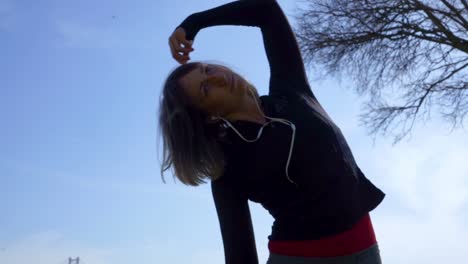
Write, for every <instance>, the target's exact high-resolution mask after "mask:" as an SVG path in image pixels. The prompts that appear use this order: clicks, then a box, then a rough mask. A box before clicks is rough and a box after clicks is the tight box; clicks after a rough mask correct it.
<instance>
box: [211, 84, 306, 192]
mask: <svg viewBox="0 0 468 264" xmlns="http://www.w3.org/2000/svg"><path fill="white" fill-rule="evenodd" d="M248 89H249V92H250V93H251V94H252V95H253V98H256V97H255V95H254V93H253V92H252V89H251V88H248ZM255 104H256V105H257V108H258V110H260V112H261V113H262V115H263V116H264V117H265V118H269V119H271V121H269V122H267V123H265V124H263V125H262V127H261V128H260V130H259V131H258V133H257V137H256V138H255V139H246V138H245V137H244V136H242V134H241V133H240V132H239V131H238V130H237V129H236V128H235V127H234V126H233V125H232V124H231V123H230V122H229V121H228V120H226V119H224V118H223V117H220V116H217V117H216V118H217V119H221V120H223V121H224V122H225V123H226V124H227V125H228V126H229V127H231V128H232V129H233V130H234V132H236V134H237V135H239V137H240V138H241V139H242V140H244V141H246V142H248V143H252V142H255V141H257V140H258V139H259V138H260V136H261V135H262V132H263V128H264V127H265V126H267V125H268V124H270V123H273V122H278V123H282V124H285V125H288V126H290V127H291V129H292V132H293V133H292V137H291V144H290V147H289V156H288V161H287V163H286V169H285V170H286V178H287V179H288V180H289V181H290V182H291V183H294V184H295V185H296V187H297V186H298V185H297V183H296V182H294V181H293V180H291V178H290V177H289V174H288V168H289V163H290V161H291V156H292V151H293V147H294V139H295V136H296V126H295V125H294V123H292V122H291V121H289V120H286V119H282V118H275V117H269V116H266V115H264V114H263V111H262V110H261V109H260V106H259V105H258V101H257V99H255Z"/></svg>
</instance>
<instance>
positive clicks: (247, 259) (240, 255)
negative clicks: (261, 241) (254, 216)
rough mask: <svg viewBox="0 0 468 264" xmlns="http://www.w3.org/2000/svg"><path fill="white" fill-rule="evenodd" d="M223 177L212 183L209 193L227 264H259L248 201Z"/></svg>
mask: <svg viewBox="0 0 468 264" xmlns="http://www.w3.org/2000/svg"><path fill="white" fill-rule="evenodd" d="M225 176H227V175H224V176H223V177H221V178H220V179H218V180H216V181H213V182H212V183H211V190H212V194H213V199H214V202H215V206H216V212H217V213H218V219H219V224H220V227H221V235H222V238H223V245H224V257H225V261H226V264H238V263H242V264H258V256H257V248H256V246H255V236H254V231H253V227H252V220H251V216H250V210H249V204H248V200H247V198H245V197H242V196H241V195H240V194H239V192H238V191H237V190H236V189H235V188H234V187H233V184H231V183H230V182H229V180H228V179H227V177H225Z"/></svg>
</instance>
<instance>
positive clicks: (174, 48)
mask: <svg viewBox="0 0 468 264" xmlns="http://www.w3.org/2000/svg"><path fill="white" fill-rule="evenodd" d="M170 42H171V52H172V57H173V58H174V59H175V60H177V61H179V62H180V60H181V59H182V58H183V55H181V54H179V53H178V51H177V41H176V40H175V39H173V38H171V39H170Z"/></svg>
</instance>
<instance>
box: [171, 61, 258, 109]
mask: <svg viewBox="0 0 468 264" xmlns="http://www.w3.org/2000/svg"><path fill="white" fill-rule="evenodd" d="M180 82H181V85H182V87H183V89H184V93H185V94H186V95H188V97H189V98H190V100H191V102H192V103H193V104H194V105H195V107H197V108H199V109H201V110H202V111H205V112H206V113H208V114H210V115H218V114H219V115H221V116H227V115H230V114H232V113H233V112H236V111H239V110H240V108H241V107H242V106H243V104H244V103H245V98H246V96H251V95H250V91H249V90H248V89H249V88H248V82H247V81H246V80H244V79H243V78H242V77H241V76H239V75H238V74H236V73H234V72H233V71H231V70H230V69H229V68H227V67H224V66H222V65H217V64H206V63H200V64H198V65H197V66H196V68H195V69H194V70H192V71H191V72H189V73H188V74H186V75H185V76H184V77H182V78H181V79H180Z"/></svg>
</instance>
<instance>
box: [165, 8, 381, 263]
mask: <svg viewBox="0 0 468 264" xmlns="http://www.w3.org/2000/svg"><path fill="white" fill-rule="evenodd" d="M217 25H241V26H255V27H259V28H260V29H261V32H262V36H263V40H264V45H265V50H266V54H267V57H268V61H269V65H270V84H269V94H268V95H263V96H259V95H258V93H257V91H256V89H255V87H254V86H253V85H251V84H250V83H249V82H248V81H247V80H245V79H244V78H243V77H242V76H240V75H238V74H237V73H235V72H234V71H232V70H230V69H229V68H227V67H224V66H222V65H216V64H205V63H201V62H190V63H187V61H188V60H189V53H190V52H192V51H193V48H192V45H193V40H194V38H195V36H196V34H197V32H198V31H199V30H201V29H203V28H207V27H211V26H217ZM169 45H170V48H171V52H172V55H173V57H174V59H175V60H177V61H178V62H179V63H180V64H181V66H179V67H178V68H177V69H175V70H174V71H173V72H172V73H171V74H170V75H169V76H168V78H167V80H166V82H165V86H164V89H163V93H162V97H161V102H160V103H161V104H160V107H161V108H160V117H159V122H160V128H161V132H162V136H163V140H164V150H163V153H164V161H163V166H162V169H161V174H162V173H163V172H164V171H165V170H167V169H169V168H170V167H171V166H173V168H174V172H175V175H176V177H177V178H178V179H179V180H180V181H181V182H183V183H185V184H187V185H194V186H196V185H198V184H200V183H203V182H204V179H209V180H210V181H211V187H212V193H213V198H214V202H215V206H216V210H217V213H218V218H219V223H220V227H221V234H222V238H223V242H224V253H225V259H226V263H236V264H250V263H258V257H257V251H256V245H255V240H254V232H253V228H252V222H251V217H250V211H249V207H248V200H251V201H253V202H258V203H260V204H261V205H262V206H263V207H264V208H265V209H267V210H268V212H269V213H270V214H271V215H272V216H273V218H274V219H275V221H274V223H273V226H272V232H271V235H270V236H269V237H268V238H269V244H268V248H269V250H270V256H269V259H268V263H269V264H291V263H297V264H299V263H301V264H311V263H316V264H319V263H337V264H338V263H343V264H344V263H369V264H370V263H372V264H373V263H381V261H380V255H379V249H378V245H377V242H376V238H375V234H374V230H373V227H372V224H371V219H370V216H369V212H370V211H371V210H373V209H374V208H376V207H377V205H379V203H380V202H381V201H382V199H383V198H384V196H385V195H384V193H383V192H382V191H381V190H379V189H378V188H377V187H375V186H374V185H373V184H372V183H371V182H370V181H369V180H368V179H367V178H366V177H365V175H364V174H363V172H362V171H361V170H360V168H359V167H358V165H357V164H356V162H355V160H354V158H353V155H352V153H351V150H350V149H349V147H348V144H347V143H346V141H345V138H344V137H343V135H342V133H341V131H340V129H339V128H338V127H337V126H336V125H335V124H334V123H333V121H332V120H331V119H330V117H329V116H328V115H327V113H326V112H325V111H324V109H323V108H322V106H321V105H320V103H319V102H318V101H317V98H316V97H315V96H314V94H313V92H312V90H311V88H310V86H309V83H308V81H307V76H306V73H305V70H304V65H303V61H302V58H301V54H300V51H299V48H298V45H297V42H296V39H295V36H294V33H293V31H292V30H291V27H290V25H289V23H288V20H287V18H286V16H285V15H284V13H283V11H282V10H281V8H280V6H279V5H278V3H277V2H276V1H274V0H258V1H248V0H244V1H235V2H231V3H228V4H225V5H221V6H219V7H216V8H213V9H209V10H206V11H203V12H199V13H194V14H192V15H190V16H188V17H187V18H186V19H185V20H184V21H183V22H182V23H181V24H180V25H179V26H178V27H176V29H175V31H174V32H173V34H172V35H171V36H170V38H169Z"/></svg>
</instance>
